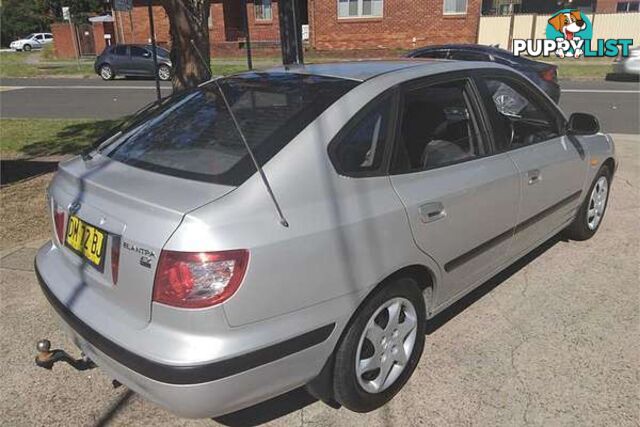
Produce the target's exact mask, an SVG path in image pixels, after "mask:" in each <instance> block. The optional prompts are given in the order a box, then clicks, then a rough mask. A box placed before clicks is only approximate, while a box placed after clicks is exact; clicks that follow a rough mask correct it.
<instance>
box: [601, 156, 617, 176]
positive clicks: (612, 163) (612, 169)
mask: <svg viewBox="0 0 640 427" xmlns="http://www.w3.org/2000/svg"><path fill="white" fill-rule="evenodd" d="M602 166H606V167H608V168H609V173H610V174H611V177H612V178H613V174H614V173H615V171H616V161H615V159H614V158H613V157H609V158H607V159H606V160H605V161H604V162H602Z"/></svg>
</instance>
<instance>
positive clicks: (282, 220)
mask: <svg viewBox="0 0 640 427" xmlns="http://www.w3.org/2000/svg"><path fill="white" fill-rule="evenodd" d="M214 83H215V84H216V86H217V87H218V90H219V91H220V95H221V96H222V100H223V101H224V105H225V106H226V107H227V111H229V114H230V115H231V120H233V124H234V126H235V128H236V130H237V131H238V134H239V135H240V139H242V143H243V144H244V147H245V148H246V149H247V152H248V153H249V157H251V161H252V162H253V165H254V166H255V167H256V170H257V171H258V173H259V174H260V177H261V178H262V183H263V184H264V186H265V188H266V189H267V193H269V196H270V197H271V200H272V201H273V205H274V206H275V208H276V212H277V213H278V216H279V217H280V224H282V226H284V227H289V223H288V222H287V220H286V218H285V217H284V214H283V213H282V209H280V205H279V204H278V200H276V196H275V195H274V194H273V190H272V189H271V185H270V184H269V180H268V179H267V175H265V173H264V171H263V170H262V167H261V166H260V163H258V161H257V160H256V156H254V154H253V151H252V150H251V147H250V146H249V143H248V142H247V138H245V136H244V133H243V132H242V129H241V128H240V123H238V120H237V119H236V115H235V114H234V113H233V110H231V106H230V105H229V102H228V101H227V97H226V96H225V94H224V91H223V90H222V87H221V86H220V84H219V83H218V79H215V80H214Z"/></svg>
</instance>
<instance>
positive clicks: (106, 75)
mask: <svg viewBox="0 0 640 427" xmlns="http://www.w3.org/2000/svg"><path fill="white" fill-rule="evenodd" d="M115 76H116V75H115V74H114V72H113V68H111V65H109V64H102V65H101V66H100V77H102V80H113V78H114V77H115Z"/></svg>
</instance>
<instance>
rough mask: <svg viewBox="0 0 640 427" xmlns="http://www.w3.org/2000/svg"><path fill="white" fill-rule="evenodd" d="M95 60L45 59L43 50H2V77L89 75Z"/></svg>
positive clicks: (0, 75)
mask: <svg viewBox="0 0 640 427" xmlns="http://www.w3.org/2000/svg"><path fill="white" fill-rule="evenodd" d="M93 74H95V73H94V71H93V61H87V60H82V61H80V63H78V62H77V61H60V60H52V59H47V60H46V61H44V60H43V58H42V54H41V52H28V53H27V52H0V78H11V77H46V76H61V75H62V76H82V77H84V76H89V75H93Z"/></svg>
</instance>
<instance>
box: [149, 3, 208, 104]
mask: <svg viewBox="0 0 640 427" xmlns="http://www.w3.org/2000/svg"><path fill="white" fill-rule="evenodd" d="M210 3H211V2H210V0H161V4H162V5H163V6H164V9H165V11H166V12H167V15H168V16H169V28H170V33H171V63H172V64H173V90H174V92H177V91H180V90H184V89H187V88H191V87H194V86H197V85H198V84H200V83H202V82H203V81H205V80H207V79H209V78H210V76H211V74H210V73H211V71H210V68H209V60H210V59H209V12H210ZM191 40H193V43H191ZM194 44H195V46H196V48H197V50H196V48H194ZM198 52H199V54H198Z"/></svg>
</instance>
